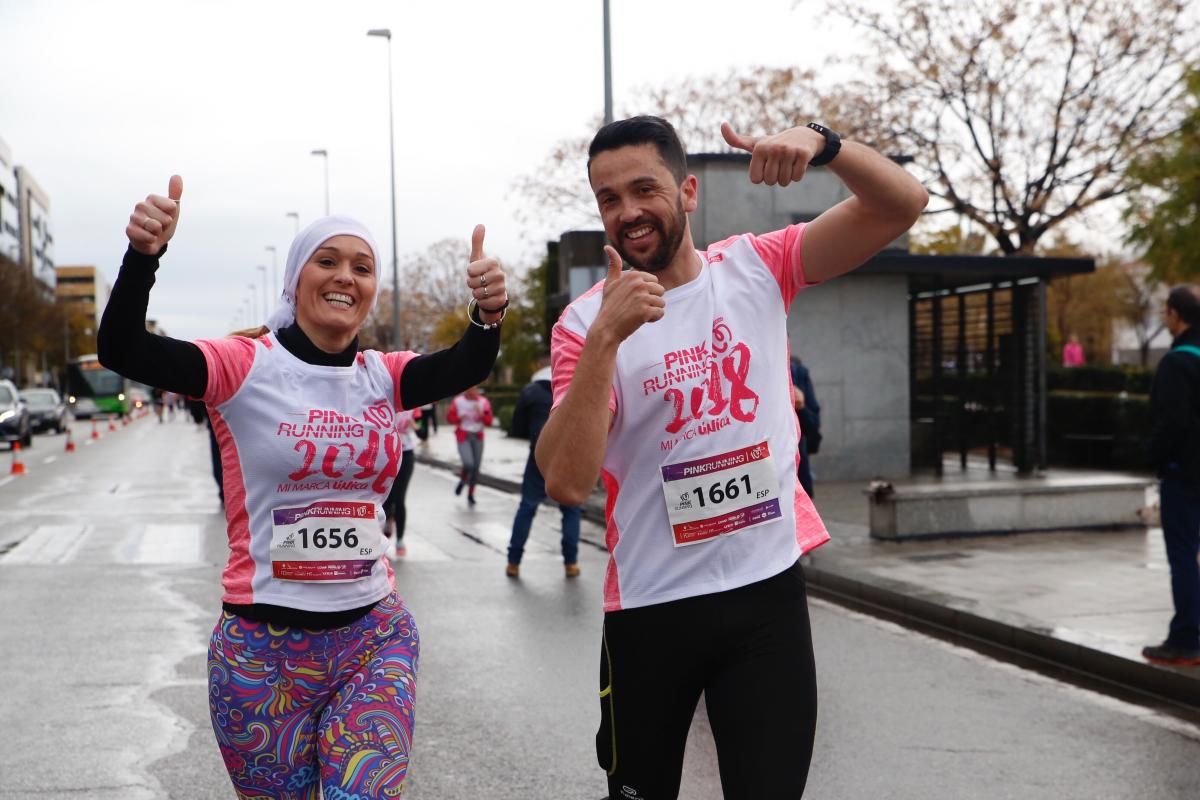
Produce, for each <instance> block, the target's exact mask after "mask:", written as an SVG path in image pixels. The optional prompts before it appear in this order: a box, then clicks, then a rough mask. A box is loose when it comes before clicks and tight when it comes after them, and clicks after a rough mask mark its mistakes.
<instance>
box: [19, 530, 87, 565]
mask: <svg viewBox="0 0 1200 800" xmlns="http://www.w3.org/2000/svg"><path fill="white" fill-rule="evenodd" d="M90 534H91V528H90V527H89V526H86V525H82V524H75V525H39V526H38V527H37V530H35V531H34V532H33V533H32V534H31V535H29V536H27V537H25V539H24V540H23V541H22V542H21V543H20V544H18V545H17V546H16V547H14V548H13V549H12V550H10V551H9V552H8V553H7V554H5V555H4V556H3V557H0V564H62V563H63V562H66V561H69V560H70V559H71V557H72V556H74V555H75V552H76V551H77V550H78V549H79V547H80V545H81V544H83V540H84V539H86V538H87V537H88V536H89V535H90Z"/></svg>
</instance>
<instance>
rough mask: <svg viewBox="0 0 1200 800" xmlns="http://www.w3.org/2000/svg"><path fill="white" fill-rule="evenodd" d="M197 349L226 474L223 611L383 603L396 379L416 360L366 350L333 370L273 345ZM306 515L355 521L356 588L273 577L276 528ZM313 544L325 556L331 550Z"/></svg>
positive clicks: (269, 340)
mask: <svg viewBox="0 0 1200 800" xmlns="http://www.w3.org/2000/svg"><path fill="white" fill-rule="evenodd" d="M196 344H197V345H198V346H199V347H200V349H201V351H202V352H203V353H204V358H205V360H206V362H207V364H208V389H207V391H206V392H205V393H204V398H203V399H204V401H205V403H206V404H207V405H208V409H209V414H210V415H211V417H212V422H213V429H214V431H215V432H216V435H217V441H218V443H219V444H220V447H221V465H222V467H223V469H224V479H225V516H226V520H227V522H228V529H229V551H230V552H229V561H228V563H227V564H226V567H225V572H224V574H223V575H222V578H221V582H222V585H223V586H224V588H225V593H224V597H223V600H224V601H225V602H228V603H236V604H250V603H270V604H272V605H279V606H285V607H287V608H295V609H301V610H304V611H344V610H347V609H351V608H358V607H360V606H365V605H368V604H370V603H373V602H376V601H378V600H380V599H382V598H384V597H386V596H387V595H388V594H389V593H390V592H391V591H392V590H393V586H394V577H393V573H392V567H391V564H389V563H388V560H387V559H386V558H384V557H382V556H383V553H384V546H385V540H384V537H383V523H384V514H383V509H382V503H383V501H384V499H385V498H386V497H387V493H388V490H389V489H390V488H391V485H392V481H393V479H394V478H395V477H396V473H397V471H398V469H399V466H400V459H401V456H402V445H401V434H400V432H399V431H398V430H397V426H396V413H397V410H398V409H399V406H400V375H401V373H402V372H403V370H404V367H405V365H406V364H407V363H408V362H409V360H411V359H412V358H413V357H414V356H415V355H416V354H415V353H410V352H398V353H386V354H384V353H378V352H376V351H373V350H372V351H366V352H363V353H359V354H358V357H357V358H356V359H355V361H354V364H353V365H351V366H348V367H331V366H321V365H315V364H308V363H306V362H304V361H301V360H300V359H298V358H296V357H295V356H294V355H292V354H291V353H289V352H288V351H287V349H286V348H284V347H283V346H282V345H280V344H279V342H278V340H277V339H276V338H275V336H274V334H268V335H266V336H263V337H261V338H259V339H247V338H244V337H239V336H234V337H229V338H226V339H206V340H200V341H197V342H196ZM313 504H317V507H324V506H327V507H329V508H337V509H339V510H340V511H344V510H346V509H350V511H348V512H346V513H348V514H351V515H354V514H357V515H359V516H360V517H361V522H359V523H358V524H359V527H358V528H357V531H356V533H355V536H356V538H357V540H358V542H357V544H359V545H360V546H361V552H362V553H363V554H364V555H363V560H362V561H361V562H359V563H355V564H354V568H355V569H356V570H357V572H356V573H355V575H354V577H353V579H351V580H347V581H345V582H333V581H330V580H321V579H307V580H299V581H298V580H282V579H280V578H277V577H275V573H274V571H273V568H272V559H271V552H272V533H273V531H275V530H276V528H278V526H279V525H280V524H281V519H283V520H285V521H287V522H291V523H292V525H293V527H295V525H297V524H303V523H302V522H298V521H297V518H296V513H295V510H296V509H304V508H306V507H312V506H313ZM322 504H324V506H323V505H322ZM369 504H373V505H374V514H370V505H369ZM281 510H282V511H281ZM340 511H339V513H340ZM331 513H332V512H331ZM288 514H292V516H291V517H287V515H288ZM281 515H282V516H281ZM320 541H321V542H322V544H321V545H320V546H322V547H324V546H325V544H324V543H325V542H327V541H328V540H327V539H322V540H320ZM287 546H290V545H287ZM306 546H308V545H306ZM317 563H323V562H317ZM334 566H342V565H341V564H335V565H334Z"/></svg>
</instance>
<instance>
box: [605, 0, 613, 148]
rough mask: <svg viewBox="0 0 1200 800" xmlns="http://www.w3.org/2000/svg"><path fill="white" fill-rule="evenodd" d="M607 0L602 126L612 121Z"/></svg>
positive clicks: (610, 53)
mask: <svg viewBox="0 0 1200 800" xmlns="http://www.w3.org/2000/svg"><path fill="white" fill-rule="evenodd" d="M610 27H611V26H610V24H609V14H608V0H604V124H605V125H607V124H608V123H610V122H612V121H613V102H612V36H611V34H610Z"/></svg>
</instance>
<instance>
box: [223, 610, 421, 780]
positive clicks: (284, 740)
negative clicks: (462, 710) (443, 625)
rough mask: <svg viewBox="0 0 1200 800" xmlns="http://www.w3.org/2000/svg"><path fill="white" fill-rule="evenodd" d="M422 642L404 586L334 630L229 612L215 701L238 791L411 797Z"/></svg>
mask: <svg viewBox="0 0 1200 800" xmlns="http://www.w3.org/2000/svg"><path fill="white" fill-rule="evenodd" d="M419 649H420V645H419V640H418V638H417V628H416V625H415V624H414V622H413V619H412V616H411V615H410V614H409V613H408V609H406V608H405V607H404V604H403V603H401V602H400V599H399V598H397V597H396V595H395V594H392V595H390V596H388V597H387V598H385V599H384V600H382V601H380V602H379V604H378V605H377V606H375V608H374V610H372V611H371V613H370V614H367V615H366V616H365V617H363V618H362V619H360V620H358V621H357V622H355V623H353V624H351V625H348V626H346V627H344V628H335V629H330V630H307V629H304V628H289V627H286V626H282V627H281V626H275V625H269V624H267V623H264V622H254V621H252V620H248V619H246V618H244V617H240V616H237V615H236V614H230V613H228V612H223V613H222V614H221V618H220V620H219V621H218V622H217V626H216V628H215V629H214V630H213V635H212V640H211V642H210V643H209V649H208V705H209V712H210V714H211V716H212V723H213V730H214V731H215V732H216V734H217V744H218V746H219V747H220V748H221V756H222V757H223V758H224V760H225V767H226V769H228V770H229V777H230V779H231V780H232V781H233V786H234V789H236V790H237V794H238V797H239V798H241V800H260V799H262V798H279V799H281V800H317V798H318V797H323V798H324V800H378V799H379V798H395V797H400V796H401V795H402V794H403V792H404V779H405V776H406V775H407V772H408V755H409V751H410V748H411V743H412V731H413V699H414V696H415V692H416V675H417V655H418V651H419Z"/></svg>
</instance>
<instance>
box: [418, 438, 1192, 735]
mask: <svg viewBox="0 0 1200 800" xmlns="http://www.w3.org/2000/svg"><path fill="white" fill-rule="evenodd" d="M417 461H418V462H419V463H422V464H427V465H429V466H432V467H436V468H438V469H444V470H449V471H450V472H457V471H458V469H459V467H458V465H457V464H456V463H452V462H449V461H443V460H441V459H437V458H433V457H431V456H429V455H418V456H417ZM479 482H480V483H482V484H483V485H484V486H490V487H492V488H494V489H499V490H500V491H504V492H509V493H511V494H520V492H521V484H520V482H519V481H512V480H508V479H506V478H497V477H495V476H492V475H486V474H480V476H479ZM604 500H605V496H604V493H603V492H602V491H597V492H594V493H593V494H592V496H591V497H590V498H589V499H588V501H587V502H586V503H585V504H584V506H583V516H584V518H585V519H588V520H590V521H592V522H597V523H599V524H601V525H603V524H604V522H605V520H604V504H605V502H604ZM546 502H547V504H552V501H550V500H547V501H546ZM583 538H584V539H586V540H587V541H588V543H589V544H592V545H593V546H595V547H598V548H600V549H602V550H603V549H607V548H606V546H605V544H604V542H602V541H595V540H592V539H587V537H583ZM803 562H804V576H805V579H806V580H807V583H808V587H809V589H810V590H811V593H812V594H813V595H815V596H817V597H821V598H823V599H825V600H829V601H831V602H835V603H837V604H838V605H842V606H846V607H849V608H853V609H855V610H859V611H864V612H867V613H869V614H871V615H873V616H881V617H884V618H887V619H891V620H893V621H896V622H899V623H901V624H905V625H907V626H908V627H914V625H913V623H916V627H919V628H922V629H926V630H928V631H929V632H931V633H935V634H940V635H942V636H943V637H947V636H948V637H949V638H951V639H953V640H958V641H960V642H962V643H964V644H966V645H968V646H971V645H974V646H975V647H977V648H979V647H982V648H984V649H991V650H993V651H999V652H1000V653H1001V654H1004V655H1008V656H1009V657H1012V656H1018V657H1021V658H1025V659H1030V660H1032V661H1034V662H1036V663H1037V664H1038V665H1040V666H1042V667H1043V668H1045V667H1052V668H1057V669H1061V670H1066V671H1067V672H1069V673H1071V674H1073V675H1075V676H1077V677H1082V678H1083V679H1085V680H1089V681H1093V682H1094V681H1099V682H1100V683H1103V684H1106V685H1107V686H1108V687H1110V688H1117V689H1121V690H1124V691H1126V692H1134V693H1136V694H1139V695H1142V696H1149V697H1152V698H1155V699H1158V700H1162V701H1166V702H1169V703H1172V704H1174V705H1177V706H1181V707H1183V708H1186V709H1188V710H1191V711H1200V669H1188V668H1179V669H1176V668H1171V667H1160V666H1156V665H1154V664H1150V663H1146V662H1140V661H1134V660H1131V659H1128V658H1122V657H1121V656H1116V655H1113V654H1111V653H1106V652H1104V651H1103V650H1097V649H1095V648H1091V647H1087V646H1085V645H1081V644H1076V643H1074V642H1068V641H1065V640H1062V639H1057V638H1055V637H1053V636H1051V635H1049V634H1048V633H1044V632H1042V631H1039V630H1037V629H1036V628H1034V627H1032V626H1030V627H1022V626H1020V625H1014V624H1011V623H1007V622H1001V621H999V620H995V619H990V618H988V617H983V616H980V615H978V614H972V613H970V612H968V611H961V610H959V609H955V608H951V607H950V606H948V605H944V604H941V603H936V602H933V601H931V600H927V599H924V598H922V597H919V596H918V594H917V593H915V592H913V591H912V590H911V589H912V587H910V586H909V585H908V584H904V583H900V582H895V581H886V580H884V579H879V578H874V577H871V576H867V575H865V574H863V573H860V572H858V571H856V570H854V569H853V568H852V567H847V566H846V565H845V564H842V563H838V561H837V559H835V558H830V557H828V556H826V557H822V556H821V555H820V554H819V553H818V554H815V555H810V556H805V557H804V558H803Z"/></svg>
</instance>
